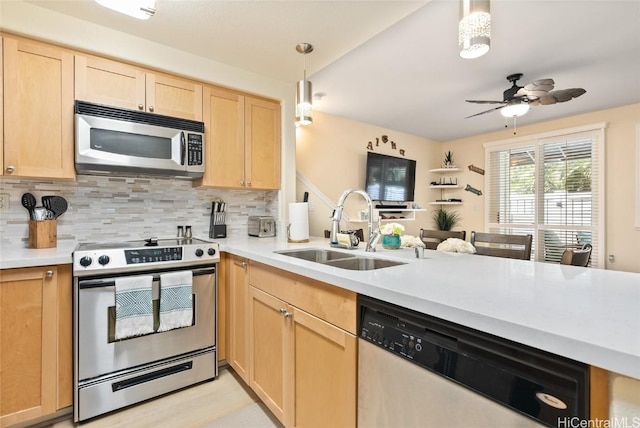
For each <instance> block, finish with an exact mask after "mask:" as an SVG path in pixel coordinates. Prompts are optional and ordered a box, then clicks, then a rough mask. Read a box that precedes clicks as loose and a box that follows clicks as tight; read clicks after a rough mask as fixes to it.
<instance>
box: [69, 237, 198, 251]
mask: <svg viewBox="0 0 640 428" xmlns="http://www.w3.org/2000/svg"><path fill="white" fill-rule="evenodd" d="M208 243H209V242H207V241H204V240H202V239H196V238H189V239H187V238H170V239H158V238H149V239H144V240H139V241H118V242H85V243H81V244H79V245H78V247H77V248H76V251H93V250H114V249H115V250H117V249H121V250H124V249H127V248H143V247H175V246H188V245H196V246H197V245H205V244H208Z"/></svg>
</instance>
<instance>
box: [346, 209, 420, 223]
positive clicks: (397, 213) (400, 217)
mask: <svg viewBox="0 0 640 428" xmlns="http://www.w3.org/2000/svg"><path fill="white" fill-rule="evenodd" d="M421 211H426V209H424V208H417V209H414V208H398V209H395V208H383V209H374V210H373V213H374V214H373V219H374V223H375V222H377V221H378V220H377V219H378V218H380V222H382V223H384V222H389V221H414V220H415V219H416V213H417V212H421ZM381 216H385V217H389V218H382V217H381ZM391 217H394V218H391ZM349 223H367V220H360V219H357V220H349Z"/></svg>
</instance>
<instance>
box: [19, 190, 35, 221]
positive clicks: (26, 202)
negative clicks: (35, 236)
mask: <svg viewBox="0 0 640 428" xmlns="http://www.w3.org/2000/svg"><path fill="white" fill-rule="evenodd" d="M22 206H23V207H25V208H26V209H27V211H29V218H30V219H31V220H33V219H34V218H33V210H34V209H35V207H36V197H35V196H33V195H32V194H31V193H28V192H27V193H25V194H23V195H22Z"/></svg>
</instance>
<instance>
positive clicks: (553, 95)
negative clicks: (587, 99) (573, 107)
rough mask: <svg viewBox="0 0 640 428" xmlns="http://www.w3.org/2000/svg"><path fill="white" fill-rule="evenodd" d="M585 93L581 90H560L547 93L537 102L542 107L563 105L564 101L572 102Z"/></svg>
mask: <svg viewBox="0 0 640 428" xmlns="http://www.w3.org/2000/svg"><path fill="white" fill-rule="evenodd" d="M586 92H587V91H585V90H584V89H582V88H569V89H560V90H557V91H551V92H549V93H548V94H546V95H544V96H542V97H540V99H539V100H538V101H539V102H540V104H542V105H550V104H555V103H564V102H566V101H569V100H572V99H573V98H578V97H579V96H580V95H582V94H584V93H586Z"/></svg>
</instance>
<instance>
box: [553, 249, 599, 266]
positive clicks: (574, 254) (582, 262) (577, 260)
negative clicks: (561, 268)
mask: <svg viewBox="0 0 640 428" xmlns="http://www.w3.org/2000/svg"><path fill="white" fill-rule="evenodd" d="M591 250H592V247H591V244H584V245H583V246H582V248H578V249H571V248H570V249H566V250H564V252H563V253H562V257H561V258H560V264H561V265H572V266H584V267H586V266H588V265H589V260H590V259H591Z"/></svg>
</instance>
